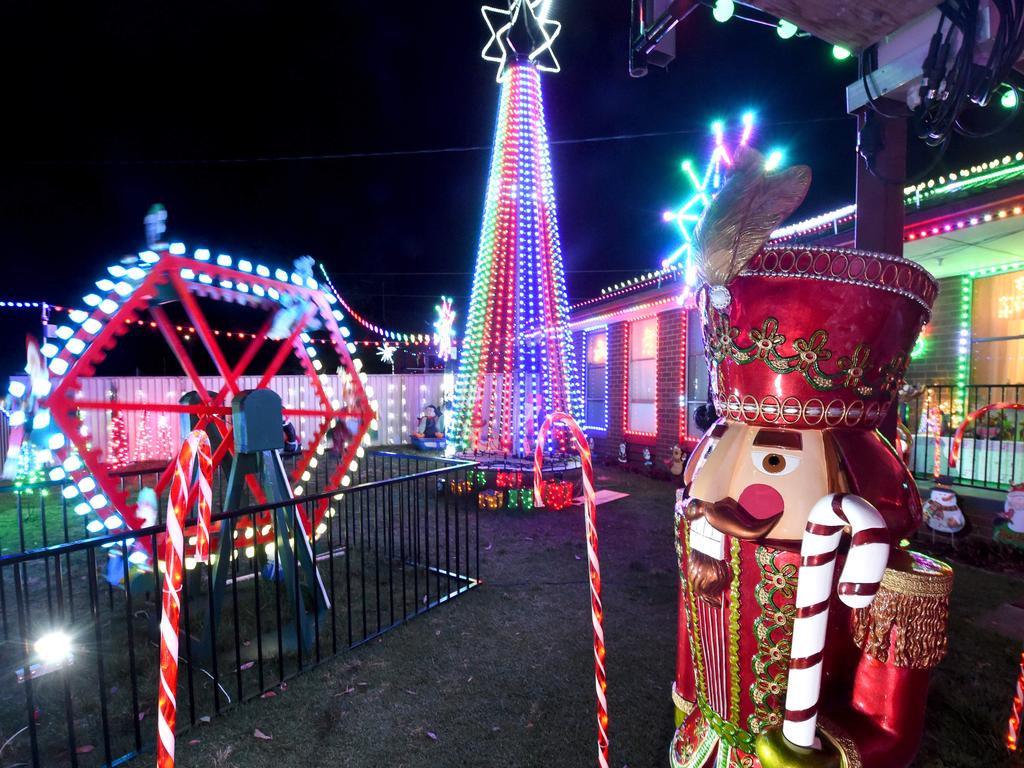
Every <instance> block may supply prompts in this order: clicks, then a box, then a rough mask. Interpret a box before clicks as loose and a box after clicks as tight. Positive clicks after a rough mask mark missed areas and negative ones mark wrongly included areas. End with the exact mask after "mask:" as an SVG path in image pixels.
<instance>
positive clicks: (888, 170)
mask: <svg viewBox="0 0 1024 768" xmlns="http://www.w3.org/2000/svg"><path fill="white" fill-rule="evenodd" d="M879 107H880V109H882V110H883V111H884V112H886V113H888V114H899V112H900V109H901V105H899V104H897V103H895V102H892V101H889V100H886V99H883V100H882V101H881V102H880V104H879ZM869 116H870V118H869ZM869 119H870V120H871V121H872V123H874V126H875V127H876V128H877V130H876V131H875V132H874V133H873V135H872V136H870V137H869V136H868V135H867V133H869V132H871V131H872V127H871V126H869V127H868V131H867V132H864V129H865V125H866V124H867V122H868V120H869ZM857 127H858V129H859V130H861V131H862V132H864V133H862V136H861V143H862V145H866V146H871V145H872V144H870V143H868V142H872V143H873V144H874V146H875V152H874V154H873V157H872V158H871V167H870V168H869V167H868V164H867V163H866V162H865V160H864V157H863V156H862V155H861V154H860V153H859V152H858V154H857V223H856V226H855V230H854V246H855V247H856V248H857V249H859V250H865V251H878V252H881V253H890V254H893V255H894V256H902V255H903V221H904V210H903V187H904V186H905V184H906V179H907V120H906V118H905V117H883V116H882V115H881V114H879V113H877V112H871V108H870V107H865V108H864V109H863V110H861V112H860V113H858V115H857ZM879 431H880V432H881V433H882V434H883V435H884V436H885V438H886V439H887V440H888V441H889V442H890V443H892V444H893V445H895V444H896V403H895V402H894V403H893V407H892V408H890V409H889V412H888V414H887V415H886V417H885V419H884V420H883V422H882V424H881V425H880V426H879Z"/></svg>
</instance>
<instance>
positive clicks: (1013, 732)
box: [1006, 653, 1024, 752]
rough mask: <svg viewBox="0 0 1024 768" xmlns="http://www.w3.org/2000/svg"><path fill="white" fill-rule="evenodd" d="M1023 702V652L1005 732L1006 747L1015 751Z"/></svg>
mask: <svg viewBox="0 0 1024 768" xmlns="http://www.w3.org/2000/svg"><path fill="white" fill-rule="evenodd" d="M1022 704H1024V653H1022V654H1021V655H1020V671H1019V672H1018V673H1017V688H1016V690H1015V691H1014V692H1013V709H1012V710H1011V711H1010V727H1009V730H1008V731H1007V734H1006V748H1007V749H1008V750H1010V751H1011V752H1016V751H1017V740H1018V739H1019V738H1020V710H1021V705H1022Z"/></svg>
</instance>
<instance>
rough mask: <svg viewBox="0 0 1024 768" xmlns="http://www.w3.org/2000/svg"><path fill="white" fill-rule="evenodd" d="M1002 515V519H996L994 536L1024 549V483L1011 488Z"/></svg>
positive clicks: (1000, 540)
mask: <svg viewBox="0 0 1024 768" xmlns="http://www.w3.org/2000/svg"><path fill="white" fill-rule="evenodd" d="M1000 517H1001V518H1002V519H1001V520H997V521H996V524H995V530H993V532H992V538H993V539H995V540H996V541H999V542H1002V543H1003V544H1009V545H1011V546H1014V547H1020V548H1022V549H1024V483H1018V484H1017V485H1014V486H1012V487H1011V488H1010V492H1009V493H1007V494H1006V501H1005V502H1004V504H1003V512H1002V514H1001V515H1000Z"/></svg>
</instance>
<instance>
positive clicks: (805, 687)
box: [782, 493, 889, 748]
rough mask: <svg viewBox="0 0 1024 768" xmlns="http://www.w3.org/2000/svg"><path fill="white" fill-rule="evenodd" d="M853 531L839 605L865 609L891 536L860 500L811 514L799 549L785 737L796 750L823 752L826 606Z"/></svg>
mask: <svg viewBox="0 0 1024 768" xmlns="http://www.w3.org/2000/svg"><path fill="white" fill-rule="evenodd" d="M847 525H849V526H850V529H851V533H852V535H853V540H852V541H851V543H850V552H849V554H848V555H847V556H846V565H845V566H843V572H842V574H841V575H840V577H839V589H838V593H839V599H840V600H842V601H843V603H845V604H846V605H848V606H850V607H851V608H865V607H867V606H868V605H870V604H871V601H872V600H873V599H874V597H875V593H876V592H877V591H878V584H879V582H881V580H882V574H883V573H884V572H885V566H886V563H887V562H888V561H889V531H888V529H886V527H885V521H884V520H883V519H882V516H881V515H880V514H879V513H878V510H877V509H875V508H874V507H873V506H872V505H871V504H869V503H868V502H867V501H865V500H864V499H862V498H861V497H860V496H853V495H851V494H845V493H834V494H829V495H828V496H825V497H823V498H822V499H820V500H818V502H817V503H816V504H815V505H814V506H813V507H812V508H811V514H810V516H809V517H808V519H807V528H806V529H805V531H804V537H803V541H802V542H801V545H800V573H799V576H798V578H797V587H796V619H795V620H794V621H793V650H792V652H791V654H790V659H789V684H788V688H787V690H786V713H785V720H784V721H783V723H782V733H783V735H784V736H785V737H786V739H787V740H789V741H790V742H791V743H792V744H796V745H797V746H801V747H808V748H811V747H813V748H817V747H819V746H820V744H819V742H818V740H817V737H816V736H815V728H816V727H817V723H818V698H819V696H820V694H821V668H822V660H823V659H824V656H825V632H826V628H827V626H828V604H829V600H830V598H831V596H832V575H833V574H834V573H835V568H836V554H837V551H838V549H839V540H840V538H842V535H843V528H845V527H846V526H847Z"/></svg>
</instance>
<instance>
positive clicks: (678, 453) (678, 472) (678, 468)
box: [665, 445, 684, 485]
mask: <svg viewBox="0 0 1024 768" xmlns="http://www.w3.org/2000/svg"><path fill="white" fill-rule="evenodd" d="M665 463H666V464H667V465H668V473H669V475H670V476H671V478H672V480H673V481H675V483H676V485H682V481H683V467H684V464H683V449H682V447H681V446H678V445H673V446H672V455H671V456H670V457H669V460H668V461H666V462H665Z"/></svg>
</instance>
